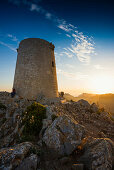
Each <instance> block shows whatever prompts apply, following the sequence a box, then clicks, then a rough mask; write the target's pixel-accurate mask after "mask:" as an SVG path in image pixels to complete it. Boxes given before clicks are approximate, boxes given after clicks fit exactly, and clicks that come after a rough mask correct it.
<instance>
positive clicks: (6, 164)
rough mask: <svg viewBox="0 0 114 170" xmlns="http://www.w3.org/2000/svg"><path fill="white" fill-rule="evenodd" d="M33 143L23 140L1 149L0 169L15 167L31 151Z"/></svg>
mask: <svg viewBox="0 0 114 170" xmlns="http://www.w3.org/2000/svg"><path fill="white" fill-rule="evenodd" d="M31 147H32V143H30V142H23V143H21V144H18V145H16V146H14V147H10V148H2V149H1V150H0V169H3V170H5V169H8V170H10V169H15V168H16V167H17V166H19V164H20V163H21V162H22V160H23V159H24V158H25V157H26V156H27V154H28V153H29V150H30V148H31Z"/></svg>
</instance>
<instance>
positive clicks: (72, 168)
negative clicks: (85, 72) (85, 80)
mask: <svg viewBox="0 0 114 170" xmlns="http://www.w3.org/2000/svg"><path fill="white" fill-rule="evenodd" d="M33 102H35V101H30V100H26V99H22V98H20V97H18V96H15V97H14V98H11V96H10V94H9V93H7V92H0V169H3V170H10V169H16V170H21V169H22V170H33V169H34V170H35V169H37V170H58V169H59V170H64V169H65V170H111V169H113V168H114V165H113V161H114V156H113V154H114V145H113V141H114V121H113V120H112V119H111V116H110V114H109V113H108V112H106V111H105V110H104V109H103V108H98V107H97V106H96V104H92V105H90V104H89V103H88V102H87V101H85V100H80V101H78V102H64V103H61V102H60V101H58V102H57V103H53V102H51V103H50V102H48V101H47V100H46V99H45V100H43V99H41V98H40V101H39V102H40V103H42V104H44V106H45V107H46V118H45V119H43V121H42V123H43V124H42V128H41V131H40V132H38V134H35V135H34V136H32V138H29V139H27V138H25V139H24V140H23V139H22V134H23V128H24V126H25V125H24V124H22V120H23V112H25V111H26V108H27V107H28V106H30V105H31V104H32V103H33ZM28 135H29V134H28ZM29 136H30V135H29Z"/></svg>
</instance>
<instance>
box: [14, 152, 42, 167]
mask: <svg viewBox="0 0 114 170" xmlns="http://www.w3.org/2000/svg"><path fill="white" fill-rule="evenodd" d="M38 162H39V160H38V156H37V155H36V154H31V155H30V156H29V157H27V158H25V159H24V160H23V161H22V163H21V164H20V165H19V166H18V167H17V168H16V169H15V170H20V169H21V170H36V169H37V164H38Z"/></svg>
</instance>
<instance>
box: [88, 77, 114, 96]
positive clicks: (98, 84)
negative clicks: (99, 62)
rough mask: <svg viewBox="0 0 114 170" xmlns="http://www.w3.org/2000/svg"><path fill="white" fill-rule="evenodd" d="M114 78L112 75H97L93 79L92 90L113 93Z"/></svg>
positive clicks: (99, 92) (100, 92) (96, 92)
mask: <svg viewBox="0 0 114 170" xmlns="http://www.w3.org/2000/svg"><path fill="white" fill-rule="evenodd" d="M113 85H114V80H113V78H112V77H111V76H107V75H102V76H100V75H99V76H95V77H93V79H92V81H91V87H92V92H93V93H95V94H106V93H112V91H113Z"/></svg>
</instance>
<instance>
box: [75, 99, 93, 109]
mask: <svg viewBox="0 0 114 170" xmlns="http://www.w3.org/2000/svg"><path fill="white" fill-rule="evenodd" d="M77 104H79V105H80V106H82V107H85V108H90V104H89V103H88V101H86V100H84V99H81V100H79V101H78V102H77Z"/></svg>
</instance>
